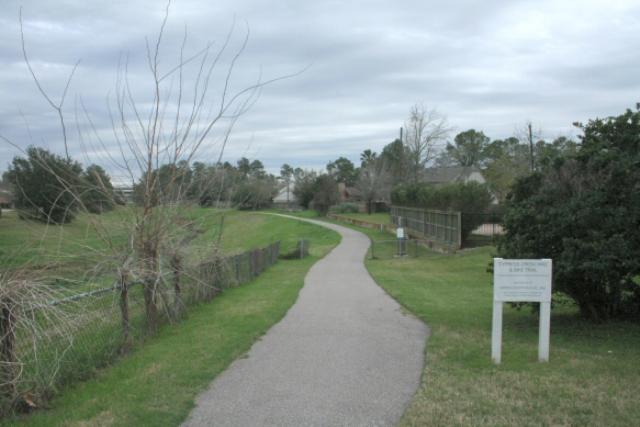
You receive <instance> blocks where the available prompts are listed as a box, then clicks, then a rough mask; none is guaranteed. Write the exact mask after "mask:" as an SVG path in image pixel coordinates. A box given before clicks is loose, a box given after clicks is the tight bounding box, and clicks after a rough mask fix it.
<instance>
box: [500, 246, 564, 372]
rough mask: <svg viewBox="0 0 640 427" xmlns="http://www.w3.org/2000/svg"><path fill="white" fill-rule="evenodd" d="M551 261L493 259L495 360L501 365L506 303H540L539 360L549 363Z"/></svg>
mask: <svg viewBox="0 0 640 427" xmlns="http://www.w3.org/2000/svg"><path fill="white" fill-rule="evenodd" d="M551 278H552V262H551V260H550V259H502V258H494V259H493V322H492V333H491V358H492V359H493V361H494V363H500V359H501V350H502V303H503V302H539V303H540V332H539V338H538V360H540V361H541V362H546V361H548V360H549V333H550V325H551Z"/></svg>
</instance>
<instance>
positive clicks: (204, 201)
mask: <svg viewBox="0 0 640 427" xmlns="http://www.w3.org/2000/svg"><path fill="white" fill-rule="evenodd" d="M236 165H237V166H233V165H232V164H230V163H228V162H225V163H217V164H206V163H202V162H194V163H193V165H191V166H190V165H189V164H188V163H187V162H184V161H182V162H178V163H176V164H172V165H162V166H161V167H160V168H159V169H157V170H154V171H153V172H152V174H151V176H150V177H143V178H141V179H140V180H139V181H138V183H136V185H135V186H134V200H135V201H136V202H137V203H139V202H140V201H141V200H143V197H142V196H143V194H144V192H145V191H150V192H151V194H153V198H152V200H153V201H154V203H156V204H158V203H161V204H166V203H178V202H188V203H197V204H199V205H200V206H215V205H216V204H217V203H218V202H223V203H226V204H230V205H234V206H236V207H238V208H240V209H259V208H264V207H267V206H268V205H270V204H271V202H272V200H273V197H274V196H275V195H276V194H277V190H278V185H277V180H276V177H275V176H273V175H270V174H268V173H267V172H266V171H265V169H264V165H263V164H262V162H261V161H259V160H253V161H250V160H249V159H247V158H245V157H243V158H241V159H240V160H238V162H237V163H236ZM292 173H293V172H292Z"/></svg>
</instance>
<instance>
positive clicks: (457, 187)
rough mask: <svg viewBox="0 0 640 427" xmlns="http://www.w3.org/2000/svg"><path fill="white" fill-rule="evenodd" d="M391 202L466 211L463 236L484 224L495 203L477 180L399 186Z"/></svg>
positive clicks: (463, 221) (465, 236)
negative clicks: (486, 214) (486, 213)
mask: <svg viewBox="0 0 640 427" xmlns="http://www.w3.org/2000/svg"><path fill="white" fill-rule="evenodd" d="M391 203H392V204H394V205H397V206H409V207H416V208H421V209H433V210H450V211H458V212H462V213H463V215H462V239H463V240H466V239H467V238H468V237H469V235H470V234H471V232H472V231H473V230H475V229H476V228H477V227H478V226H479V225H481V224H482V223H483V222H484V220H485V216H484V215H478V214H479V213H484V212H488V211H489V209H490V206H491V193H490V192H489V190H488V189H487V186H486V185H484V184H479V183H477V182H467V183H462V182H460V183H454V184H447V185H441V186H440V185H439V186H436V185H432V184H409V185H403V186H399V187H396V188H395V189H394V190H393V191H392V192H391ZM465 214H467V215H465Z"/></svg>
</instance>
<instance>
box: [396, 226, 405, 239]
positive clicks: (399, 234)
mask: <svg viewBox="0 0 640 427" xmlns="http://www.w3.org/2000/svg"><path fill="white" fill-rule="evenodd" d="M396 237H397V238H398V239H404V228H402V227H398V228H396Z"/></svg>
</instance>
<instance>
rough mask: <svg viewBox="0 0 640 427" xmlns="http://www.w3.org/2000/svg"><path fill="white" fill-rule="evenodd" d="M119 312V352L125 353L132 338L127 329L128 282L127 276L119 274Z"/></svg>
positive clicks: (129, 346)
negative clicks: (120, 326)
mask: <svg viewBox="0 0 640 427" xmlns="http://www.w3.org/2000/svg"><path fill="white" fill-rule="evenodd" d="M120 313H121V315H122V348H121V349H120V352H121V353H122V354H126V353H127V352H128V351H129V349H130V348H131V344H132V340H131V334H130V329H129V283H128V281H127V276H126V274H125V273H122V275H121V276H120Z"/></svg>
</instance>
